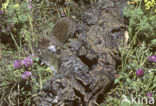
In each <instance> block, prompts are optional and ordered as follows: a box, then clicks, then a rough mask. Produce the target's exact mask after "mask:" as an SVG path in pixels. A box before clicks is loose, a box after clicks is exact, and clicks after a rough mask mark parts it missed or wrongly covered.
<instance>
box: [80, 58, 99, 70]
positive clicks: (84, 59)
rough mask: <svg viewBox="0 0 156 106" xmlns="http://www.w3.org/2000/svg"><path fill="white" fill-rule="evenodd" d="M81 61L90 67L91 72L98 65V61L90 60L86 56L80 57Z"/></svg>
mask: <svg viewBox="0 0 156 106" xmlns="http://www.w3.org/2000/svg"><path fill="white" fill-rule="evenodd" d="M78 57H79V58H80V59H81V61H82V62H83V63H84V64H85V65H87V66H88V68H89V69H90V70H93V69H94V67H95V66H96V65H97V59H93V60H89V59H88V58H87V57H86V56H84V55H82V56H78Z"/></svg>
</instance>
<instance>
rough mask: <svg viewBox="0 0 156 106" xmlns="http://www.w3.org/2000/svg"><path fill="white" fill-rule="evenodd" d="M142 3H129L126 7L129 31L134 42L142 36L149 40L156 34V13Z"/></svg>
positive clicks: (125, 12)
mask: <svg viewBox="0 0 156 106" xmlns="http://www.w3.org/2000/svg"><path fill="white" fill-rule="evenodd" d="M141 5H142V4H141V2H140V5H139V6H136V5H129V6H127V7H126V8H125V9H124V15H125V16H126V17H128V18H129V27H128V31H129V35H130V37H131V39H133V40H132V41H131V40H130V41H131V42H132V43H133V44H135V42H136V41H138V40H139V39H142V37H145V39H147V40H149V39H151V38H152V37H154V36H155V34H156V31H155V30H156V29H155V28H156V14H155V13H154V12H153V11H152V10H149V11H146V10H145V9H144V8H143V7H142V6H141ZM153 8H154V7H153ZM151 9H152V8H151ZM147 40H146V41H147Z"/></svg>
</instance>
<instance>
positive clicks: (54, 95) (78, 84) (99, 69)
mask: <svg viewBox="0 0 156 106" xmlns="http://www.w3.org/2000/svg"><path fill="white" fill-rule="evenodd" d="M106 1H107V3H106V4H104V3H105V2H106ZM104 5H105V6H104ZM118 5H119V4H118ZM117 7H118V6H116V2H115V1H111V0H104V1H103V2H102V1H101V2H100V4H95V5H94V6H92V8H89V9H88V10H86V11H85V13H84V15H83V16H82V20H81V21H80V22H79V24H78V25H77V32H78V36H77V39H74V40H73V41H70V42H69V44H68V48H66V49H64V50H62V51H61V58H60V64H59V70H58V72H57V73H56V76H55V77H53V78H51V79H50V80H49V81H48V82H47V83H46V84H45V86H44V87H43V89H42V92H41V93H42V94H40V95H38V96H36V97H35V98H34V104H35V105H37V106H43V105H44V106H96V104H95V103H96V102H97V101H99V96H100V95H101V94H102V93H104V92H105V91H106V90H107V89H108V87H109V86H111V85H112V84H113V81H114V79H115V66H116V62H117V57H118V55H119V52H118V47H119V45H120V44H121V42H122V43H125V36H124V33H125V30H126V28H125V25H124V23H123V22H124V19H123V16H122V15H120V13H119V12H120V10H118V8H117Z"/></svg>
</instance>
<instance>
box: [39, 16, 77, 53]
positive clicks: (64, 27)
mask: <svg viewBox="0 0 156 106" xmlns="http://www.w3.org/2000/svg"><path fill="white" fill-rule="evenodd" d="M75 29H76V22H74V21H73V20H72V19H70V18H68V17H63V18H60V19H59V20H58V21H57V22H56V24H55V25H54V28H53V30H52V33H51V35H50V36H48V37H43V38H41V39H40V40H39V49H40V50H42V49H49V50H51V51H53V52H56V51H57V49H58V48H59V47H61V46H63V44H64V43H65V42H66V41H67V40H68V38H69V37H70V36H72V35H74V32H75Z"/></svg>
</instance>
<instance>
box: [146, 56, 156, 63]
mask: <svg viewBox="0 0 156 106" xmlns="http://www.w3.org/2000/svg"><path fill="white" fill-rule="evenodd" d="M147 58H148V61H150V62H156V56H148V57H147Z"/></svg>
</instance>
